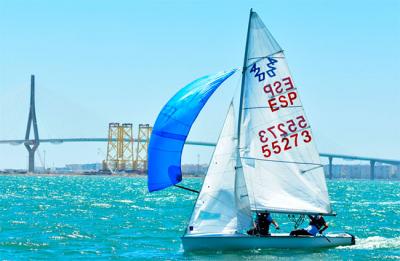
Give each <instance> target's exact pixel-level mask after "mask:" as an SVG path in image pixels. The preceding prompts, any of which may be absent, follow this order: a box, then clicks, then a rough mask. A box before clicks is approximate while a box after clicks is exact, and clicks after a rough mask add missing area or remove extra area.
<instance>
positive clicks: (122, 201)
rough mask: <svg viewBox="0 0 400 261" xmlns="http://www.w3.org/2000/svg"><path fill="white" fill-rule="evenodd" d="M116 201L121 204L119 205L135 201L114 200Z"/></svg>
mask: <svg viewBox="0 0 400 261" xmlns="http://www.w3.org/2000/svg"><path fill="white" fill-rule="evenodd" d="M114 201H115V202H119V203H126V204H130V203H133V201H132V200H129V199H121V200H114Z"/></svg>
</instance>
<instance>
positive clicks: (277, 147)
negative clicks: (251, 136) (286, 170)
mask: <svg viewBox="0 0 400 261" xmlns="http://www.w3.org/2000/svg"><path fill="white" fill-rule="evenodd" d="M307 127H308V124H307V122H306V119H305V118H304V116H298V117H296V118H295V119H291V120H288V121H286V122H285V123H279V124H277V125H273V126H271V127H268V128H267V129H266V130H260V131H259V132H258V136H259V138H260V141H261V143H263V145H262V146H261V151H262V153H263V155H264V157H265V158H269V157H270V156H271V155H272V153H274V154H279V153H281V152H282V151H287V150H290V149H292V148H294V147H297V146H299V141H300V142H301V140H302V141H303V142H305V143H309V142H310V141H311V140H312V137H311V133H310V131H309V130H306V129H305V128H307ZM271 140H272V141H271ZM269 141H271V142H269ZM266 143H269V144H266Z"/></svg>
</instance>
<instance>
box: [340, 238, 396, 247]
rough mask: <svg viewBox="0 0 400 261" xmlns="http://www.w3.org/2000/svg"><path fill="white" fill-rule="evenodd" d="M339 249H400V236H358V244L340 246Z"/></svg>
mask: <svg viewBox="0 0 400 261" xmlns="http://www.w3.org/2000/svg"><path fill="white" fill-rule="evenodd" d="M337 248H338V249H368V250H371V249H400V237H394V238H386V237H380V236H373V237H367V238H356V244H355V245H352V246H340V247H337Z"/></svg>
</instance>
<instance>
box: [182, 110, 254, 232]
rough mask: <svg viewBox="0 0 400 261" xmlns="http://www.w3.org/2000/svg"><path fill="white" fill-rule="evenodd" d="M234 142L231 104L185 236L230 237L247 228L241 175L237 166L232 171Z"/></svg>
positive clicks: (247, 210)
mask: <svg viewBox="0 0 400 261" xmlns="http://www.w3.org/2000/svg"><path fill="white" fill-rule="evenodd" d="M236 142H237V140H236V139H235V116H234V110H233V106H232V104H231V106H230V107H229V111H228V115H227V117H226V120H225V123H224V126H223V128H222V132H221V134H220V137H219V139H218V143H217V146H216V148H215V151H214V154H213V157H212V160H211V162H210V166H209V168H208V171H207V175H206V177H205V179H204V183H203V187H202V189H201V191H200V194H199V197H198V198H197V202H196V205H195V207H194V210H193V213H192V217H191V219H190V222H189V227H188V229H187V234H233V233H236V232H242V231H243V230H245V229H248V228H249V227H250V226H251V224H252V218H251V211H250V202H249V199H248V195H247V190H246V185H245V183H244V177H243V172H242V169H241V168H240V167H239V168H236V169H237V170H238V172H237V174H236V170H235V167H236V165H237V164H238V163H237V155H238V150H237V144H236ZM239 164H240V163H239ZM236 176H238V178H236ZM246 202H247V203H246Z"/></svg>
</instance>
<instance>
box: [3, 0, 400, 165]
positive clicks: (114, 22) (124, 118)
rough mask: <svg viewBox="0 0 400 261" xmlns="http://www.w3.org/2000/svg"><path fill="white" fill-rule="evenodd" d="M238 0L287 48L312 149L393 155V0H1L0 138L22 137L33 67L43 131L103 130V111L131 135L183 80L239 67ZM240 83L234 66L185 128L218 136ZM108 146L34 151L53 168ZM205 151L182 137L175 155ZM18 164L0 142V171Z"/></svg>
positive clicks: (241, 9) (47, 134) (243, 26)
mask: <svg viewBox="0 0 400 261" xmlns="http://www.w3.org/2000/svg"><path fill="white" fill-rule="evenodd" d="M250 8H253V9H254V10H255V11H256V12H257V13H258V14H259V15H260V17H261V18H262V19H263V21H264V23H265V24H266V26H267V27H268V29H269V30H270V31H271V33H272V34H273V35H274V37H275V39H276V40H277V41H278V42H279V44H280V45H281V46H282V47H283V49H284V50H285V54H286V58H287V62H288V64H289V67H290V69H291V73H292V76H293V79H294V81H295V82H296V85H297V86H299V94H300V98H301V100H302V102H303V105H304V108H305V111H306V113H307V116H308V118H309V122H310V123H311V125H312V128H313V133H314V135H315V137H316V142H317V145H318V148H319V150H320V151H321V152H330V153H341V154H350V155H362V156H371V157H380V158H391V159H400V146H399V145H400V134H399V131H400V121H399V112H400V107H399V106H400V105H399V104H400V91H399V80H400V76H399V69H400V49H399V48H398V46H400V17H399V15H398V14H399V13H400V2H398V1H396V0H383V1H372V0H367V1H352V2H349V1H344V0H339V1H325V0H324V1H289V0H284V1H279V2H273V1H268V2H266V1H246V2H245V1H243V2H239V1H237V2H235V1H233V2H232V1H218V2H214V1H209V0H206V1H185V2H184V1H177V0H172V1H162V0H159V1H113V2H108V1H94V0H88V1H76V0H75V1H62V2H59V1H57V2H54V1H49V0H39V1H22V0H15V1H11V0H2V1H0V35H1V36H2V41H0V139H23V138H24V136H25V129H26V122H27V117H28V106H29V84H30V82H29V81H30V75H31V74H35V75H36V112H37V120H38V124H39V134H40V137H41V138H71V137H106V136H107V130H108V123H109V122H121V123H124V122H131V123H133V124H134V126H135V129H134V131H135V135H136V132H137V129H136V126H137V125H138V124H139V123H149V124H151V125H152V124H153V123H154V121H155V119H156V117H157V114H158V112H159V111H160V109H161V107H162V106H163V105H164V104H165V103H166V102H167V101H168V99H169V98H170V97H171V96H172V95H174V94H175V93H176V92H177V91H178V90H179V89H180V88H182V87H183V86H185V85H186V84H188V83H189V82H191V81H193V80H195V79H196V78H198V77H200V76H203V75H206V74H211V73H215V72H218V71H221V70H228V69H231V68H238V67H241V66H242V62H243V52H244V46H245V37H246V30H247V21H248V14H249V9H250ZM239 85H240V73H237V74H236V75H235V77H233V78H232V79H229V81H227V82H226V84H224V85H223V86H221V88H220V89H219V90H218V91H217V92H216V93H215V95H214V96H213V97H211V99H210V101H209V103H208V104H207V105H206V106H205V109H204V110H203V112H202V113H201V114H200V116H199V118H198V120H197V121H196V122H195V125H193V128H192V131H191V133H190V136H189V140H197V141H209V142H215V141H216V140H217V137H218V135H219V132H220V128H221V127H222V121H223V119H224V117H225V114H226V111H227V108H228V104H229V103H230V101H231V99H232V96H234V95H236V98H237V91H238V87H239ZM236 100H237V99H236ZM106 146H107V144H106V143H69V144H67V143H64V144H61V145H54V144H41V145H40V146H39V151H40V152H41V153H42V154H43V151H44V150H45V151H46V165H47V166H48V167H52V166H63V165H65V164H69V163H88V162H101V161H102V160H103V159H104V158H105V153H106ZM211 152H212V149H211V148H204V147H194V146H187V147H186V148H185V154H184V158H183V163H197V155H199V156H200V163H208V160H209V158H210V155H211ZM36 165H37V166H41V164H40V161H39V160H38V159H37V160H36ZM26 166H27V152H26V149H25V148H24V146H22V145H20V146H11V145H0V169H2V168H26Z"/></svg>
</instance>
